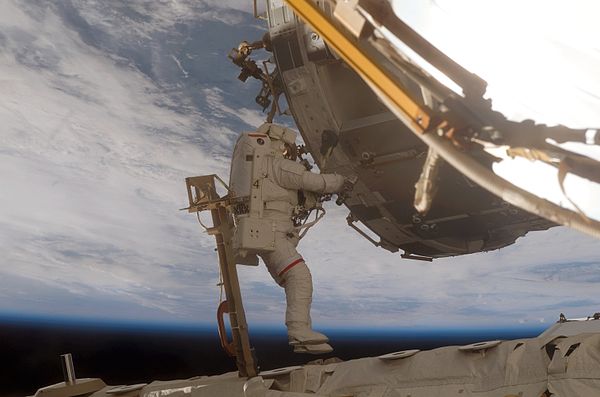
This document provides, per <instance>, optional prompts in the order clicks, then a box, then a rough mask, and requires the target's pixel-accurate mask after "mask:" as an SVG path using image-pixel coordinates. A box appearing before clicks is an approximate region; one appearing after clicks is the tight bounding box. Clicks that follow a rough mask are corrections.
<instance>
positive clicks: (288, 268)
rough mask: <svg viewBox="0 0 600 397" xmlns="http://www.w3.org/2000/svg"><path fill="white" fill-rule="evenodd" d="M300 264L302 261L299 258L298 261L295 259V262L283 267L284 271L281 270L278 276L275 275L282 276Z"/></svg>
mask: <svg viewBox="0 0 600 397" xmlns="http://www.w3.org/2000/svg"><path fill="white" fill-rule="evenodd" d="M300 262H304V259H302V258H300V259H296V260H295V261H293V262H292V263H290V264H289V265H287V266H286V267H285V269H283V270H282V271H280V272H279V274H277V275H278V276H283V274H284V273H285V272H287V271H288V270H290V269H291V268H293V267H294V266H296V265H297V264H298V263H300Z"/></svg>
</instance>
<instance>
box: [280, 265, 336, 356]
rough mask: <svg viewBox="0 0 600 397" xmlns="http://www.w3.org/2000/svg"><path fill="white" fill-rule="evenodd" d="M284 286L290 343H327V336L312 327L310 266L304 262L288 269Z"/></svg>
mask: <svg viewBox="0 0 600 397" xmlns="http://www.w3.org/2000/svg"><path fill="white" fill-rule="evenodd" d="M283 287H284V288H285V297H286V300H287V310H286V312H285V325H286V326H287V328H288V339H289V343H290V345H292V346H297V345H319V344H325V343H327V342H328V341H329V338H327V336H325V335H323V334H322V333H320V332H316V331H313V330H312V329H311V320H310V304H311V303H312V277H311V275H310V271H309V270H308V266H306V264H305V263H304V262H302V263H299V264H297V265H296V266H294V267H292V268H291V269H290V270H288V271H287V272H286V273H285V274H284V275H283Z"/></svg>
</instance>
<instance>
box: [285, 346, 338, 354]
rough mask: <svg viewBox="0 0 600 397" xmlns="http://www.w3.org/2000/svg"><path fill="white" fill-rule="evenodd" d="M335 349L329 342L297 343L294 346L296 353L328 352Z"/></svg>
mask: <svg viewBox="0 0 600 397" xmlns="http://www.w3.org/2000/svg"><path fill="white" fill-rule="evenodd" d="M332 351H333V347H331V346H330V345H328V344H327V343H320V344H318V345H297V346H294V353H306V354H327V353H331V352H332Z"/></svg>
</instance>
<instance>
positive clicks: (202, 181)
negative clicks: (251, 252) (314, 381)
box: [184, 175, 258, 378]
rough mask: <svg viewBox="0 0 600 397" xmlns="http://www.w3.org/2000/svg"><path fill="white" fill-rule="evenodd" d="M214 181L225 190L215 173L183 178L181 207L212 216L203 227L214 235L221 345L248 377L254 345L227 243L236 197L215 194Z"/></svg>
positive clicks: (252, 366) (252, 369)
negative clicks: (184, 192) (185, 195)
mask: <svg viewBox="0 0 600 397" xmlns="http://www.w3.org/2000/svg"><path fill="white" fill-rule="evenodd" d="M216 181H219V182H220V184H222V185H223V186H224V187H225V188H226V189H227V190H229V189H228V187H227V185H226V184H225V182H223V180H222V179H221V178H219V177H218V176H217V175H204V176H196V177H190V178H186V180H185V182H186V185H187V191H188V200H189V203H190V206H189V207H187V208H184V209H186V210H187V211H188V212H196V213H198V212H202V211H210V214H211V216H212V221H213V226H212V227H210V228H207V231H209V234H212V235H214V236H215V240H216V244H217V254H218V257H219V268H220V270H221V275H222V277H223V287H224V288H225V297H226V300H225V301H223V302H221V303H220V305H219V308H218V310H217V322H218V326H219V337H220V338H221V346H222V347H223V349H224V350H225V352H226V353H227V354H228V355H230V356H233V357H235V360H236V364H237V368H238V372H239V376H240V377H248V378H251V377H254V376H256V375H257V374H258V367H257V364H256V358H255V357H254V349H253V348H252V347H251V346H250V336H249V334H248V324H247V322H246V313H245V311H244V306H243V304H242V293H241V290H240V282H239V279H238V273H237V267H236V263H235V256H234V253H233V249H232V245H231V244H232V242H231V240H232V237H233V231H234V223H233V216H232V211H233V208H235V206H236V205H239V204H240V203H239V200H236V199H231V198H230V197H229V195H225V196H223V197H221V196H219V194H218V193H217V189H216V184H215V182H216ZM224 314H229V323H230V325H231V336H232V341H228V340H227V334H226V330H225V322H224V320H223V315H224Z"/></svg>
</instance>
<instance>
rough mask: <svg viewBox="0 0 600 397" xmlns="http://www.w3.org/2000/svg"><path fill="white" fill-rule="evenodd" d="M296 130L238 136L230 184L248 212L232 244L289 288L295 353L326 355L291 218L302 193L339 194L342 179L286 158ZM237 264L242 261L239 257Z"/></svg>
mask: <svg viewBox="0 0 600 397" xmlns="http://www.w3.org/2000/svg"><path fill="white" fill-rule="evenodd" d="M295 141H296V133H295V132H294V131H292V130H290V129H287V128H284V127H281V126H277V125H274V124H263V125H262V126H261V127H259V128H258V130H257V131H256V132H253V133H244V134H242V135H241V136H240V137H239V138H238V142H237V143H236V147H235V149H234V154H233V158H232V164H231V176H230V188H231V190H232V192H233V194H234V196H237V197H249V203H250V204H249V209H248V212H247V213H246V214H241V215H238V216H236V221H237V228H236V235H235V236H234V248H235V249H237V251H238V257H246V258H247V257H251V256H254V255H258V256H260V257H261V258H262V259H263V261H264V263H265V264H266V266H267V269H268V270H269V273H270V274H271V276H272V277H273V279H275V281H276V282H277V284H279V285H280V286H281V287H283V288H284V289H285V295H286V300H287V310H286V317H285V324H286V326H287V328H288V337H289V343H290V345H292V346H294V352H300V353H313V354H320V353H328V352H330V351H332V350H333V349H332V348H331V346H329V345H328V344H327V342H328V338H327V337H326V336H325V335H323V334H321V333H319V332H315V331H313V330H312V327H311V319H310V305H311V302H312V278H311V274H310V271H309V269H308V267H307V266H306V263H304V259H303V258H302V256H301V255H300V254H299V253H298V251H297V250H296V246H297V244H298V240H299V235H298V229H297V228H296V227H295V226H294V224H293V222H292V216H293V211H294V208H296V206H297V205H298V192H299V191H308V192H314V193H337V192H339V191H340V190H341V189H342V187H343V185H344V177H342V176H340V175H336V174H316V173H312V172H310V171H307V170H306V168H305V167H304V166H303V165H302V164H300V163H298V162H296V161H293V160H290V159H287V158H285V157H286V155H287V154H288V153H289V152H290V151H292V150H294V149H295V148H296V143H295ZM238 263H244V262H243V261H240V262H238Z"/></svg>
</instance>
